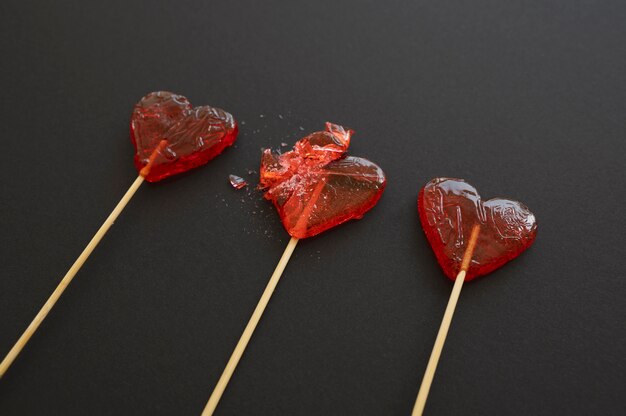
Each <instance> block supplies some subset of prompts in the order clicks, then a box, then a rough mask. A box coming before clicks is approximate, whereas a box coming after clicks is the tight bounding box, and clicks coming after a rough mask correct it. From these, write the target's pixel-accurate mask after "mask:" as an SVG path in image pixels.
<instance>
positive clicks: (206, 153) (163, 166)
mask: <svg viewBox="0 0 626 416" xmlns="http://www.w3.org/2000/svg"><path fill="white" fill-rule="evenodd" d="M236 137H237V124H236V123H235V120H234V119H233V116H232V115H230V114H229V113H227V112H225V111H224V110H220V109H219V108H213V107H209V106H204V107H195V108H194V107H192V106H191V104H190V103H189V100H187V98H185V97H183V96H182V95H177V94H173V93H171V92H165V91H159V92H153V93H150V94H148V95H146V96H145V97H143V98H142V99H141V100H140V101H139V102H138V103H137V104H136V105H135V108H134V110H133V114H132V118H131V140H132V142H133V144H134V145H135V150H136V153H135V166H136V167H137V170H138V171H139V176H138V177H137V179H135V181H134V182H133V184H132V185H131V186H130V188H129V189H128V191H126V194H124V196H123V197H122V199H121V200H120V202H119V203H118V204H117V206H116V207H115V208H114V209H113V211H112V212H111V214H110V215H109V217H108V218H107V219H106V221H105V222H104V224H102V226H101V227H100V229H99V230H98V231H97V232H96V234H95V235H94V237H93V238H92V239H91V241H90V242H89V244H87V247H85V249H84V250H83V252H82V253H81V255H80V256H79V257H78V259H77V260H76V261H75V262H74V264H73V265H72V267H71V268H70V269H69V271H68V272H67V274H66V275H65V276H64V277H63V279H62V280H61V283H59V285H58V286H57V288H56V289H55V290H54V292H53V293H52V295H51V296H50V298H48V300H47V301H46V303H45V304H44V306H43V307H42V308H41V310H40V311H39V313H38V314H37V315H36V316H35V319H34V320H33V321H32V322H31V324H30V325H29V326H28V328H27V329H26V331H25V332H24V333H23V334H22V336H21V337H20V338H19V340H18V341H17V343H16V344H15V345H14V346H13V348H12V349H11V351H9V353H8V354H7V356H6V357H5V358H4V360H3V361H2V363H0V378H1V377H2V376H3V375H4V373H5V372H6V371H7V370H8V368H9V367H10V365H11V363H13V361H14V360H15V358H16V357H17V356H18V354H19V353H20V351H21V350H22V348H24V346H25V345H26V343H27V342H28V340H29V339H30V337H31V336H32V335H33V334H34V333H35V331H36V330H37V328H38V327H39V325H40V324H41V322H42V321H43V320H44V319H45V317H46V316H47V315H48V313H49V312H50V310H51V309H52V307H53V306H54V304H55V303H56V302H57V300H58V299H59V298H60V297H61V294H62V293H63V291H64V290H65V289H66V288H67V286H68V285H69V284H70V282H71V281H72V279H73V278H74V276H75V275H76V273H77V272H78V271H79V270H80V268H81V267H82V265H83V264H84V263H85V261H86V260H87V258H88V257H89V255H90V254H91V253H92V252H93V250H94V249H95V248H96V246H97V245H98V243H99V242H100V240H101V239H102V237H104V235H105V234H106V232H107V231H108V230H109V228H110V227H111V225H113V223H114V222H115V220H116V219H117V217H118V216H119V214H120V213H121V212H122V210H123V209H124V207H125V206H126V204H127V203H128V201H130V199H131V198H132V197H133V195H134V194H135V192H136V191H137V189H138V188H139V186H140V185H141V184H142V183H143V181H144V179H145V180H147V181H149V182H156V181H160V180H161V179H164V178H166V177H168V176H172V175H176V174H178V173H181V172H185V171H187V170H190V169H192V168H195V167H197V166H200V165H203V164H205V163H207V162H208V161H209V160H210V159H212V158H214V157H215V156H217V155H218V154H220V153H221V152H222V151H223V150H224V148H226V147H227V146H230V145H232V144H233V142H234V141H235V139H236Z"/></svg>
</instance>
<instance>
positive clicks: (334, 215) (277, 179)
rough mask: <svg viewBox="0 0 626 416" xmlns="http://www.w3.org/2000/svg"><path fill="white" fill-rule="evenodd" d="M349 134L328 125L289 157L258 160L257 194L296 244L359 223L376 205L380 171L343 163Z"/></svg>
mask: <svg viewBox="0 0 626 416" xmlns="http://www.w3.org/2000/svg"><path fill="white" fill-rule="evenodd" d="M352 134H353V132H352V130H345V129H344V128H343V127H341V126H339V125H336V124H332V123H326V130H325V131H321V132H315V133H312V134H309V135H308V136H306V137H304V138H302V139H301V140H299V141H298V142H297V143H296V144H295V145H294V147H293V150H292V151H289V152H286V153H283V154H277V153H274V152H272V151H271V150H269V149H266V150H264V151H263V153H262V156H261V170H260V184H259V188H260V189H266V192H265V198H266V199H269V200H271V201H272V202H273V203H274V206H275V207H276V209H277V210H278V213H279V215H280V218H281V221H282V223H283V225H284V227H285V229H286V230H287V232H288V233H289V234H290V235H291V236H292V237H296V238H307V237H312V236H314V235H317V234H319V233H321V232H323V231H326V230H328V229H329V228H332V227H334V226H336V225H339V224H341V223H343V222H345V221H348V220H351V219H359V218H362V217H363V215H364V214H365V213H366V212H367V211H369V210H370V209H371V208H372V207H373V206H374V205H376V203H377V202H378V200H379V199H380V197H381V195H382V193H383V190H384V188H385V185H386V179H385V175H384V173H383V171H382V170H381V169H380V168H379V167H378V166H377V165H375V164H374V163H372V162H370V161H369V160H367V159H363V158H359V157H352V156H349V157H346V152H347V150H348V146H349V145H350V138H351V136H352Z"/></svg>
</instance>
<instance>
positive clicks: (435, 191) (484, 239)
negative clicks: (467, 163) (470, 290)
mask: <svg viewBox="0 0 626 416" xmlns="http://www.w3.org/2000/svg"><path fill="white" fill-rule="evenodd" d="M417 205H418V212H419V217H420V220H421V223H422V228H423V229H424V232H425V234H426V237H427V239H428V241H429V242H430V245H431V246H432V248H433V251H434V252H435V256H436V257H437V261H438V262H439V264H440V265H441V267H442V268H443V271H444V273H445V274H446V276H448V277H449V278H450V279H452V280H454V281H455V283H454V288H453V289H452V294H451V295H450V300H449V301H448V306H447V308H446V311H445V313H444V318H443V321H442V323H441V327H440V329H439V333H438V335H437V339H436V341H435V346H434V348H433V351H432V353H431V356H430V360H429V361H428V366H427V368H426V373H425V375H424V379H423V381H422V385H421V387H420V391H419V393H418V396H417V401H416V403H415V407H414V409H413V415H421V414H422V413H423V411H424V406H425V405H426V399H427V398H428V392H429V390H430V386H431V384H432V380H433V377H434V374H435V370H436V368H437V363H438V361H439V357H440V355H441V350H442V349H443V344H444V342H445V339H446V335H447V333H448V329H449V327H450V322H451V321H452V316H453V314H454V309H455V308H456V304H457V301H458V299H459V295H460V293H461V288H462V286H463V282H464V281H466V280H467V281H470V280H472V279H474V278H476V277H478V276H482V275H485V274H487V273H490V272H492V271H494V270H496V269H497V268H499V267H501V266H502V265H504V264H505V263H507V262H509V261H510V260H512V259H514V258H515V257H517V256H519V255H520V254H521V253H522V252H523V251H524V250H526V249H527V248H528V247H530V246H531V244H532V243H533V242H534V241H535V237H536V235H537V222H536V220H535V216H534V215H533V214H532V213H531V212H530V210H529V209H528V208H527V207H526V206H525V205H523V204H522V203H520V202H517V201H512V200H509V199H502V198H494V199H490V200H487V201H483V200H482V199H481V197H480V195H479V194H478V191H476V189H475V188H474V187H473V186H471V185H470V184H468V183H467V182H465V181H464V180H462V179H450V178H436V179H433V180H432V181H430V182H428V183H427V184H426V186H424V188H422V190H421V191H420V193H419V196H418V202H417Z"/></svg>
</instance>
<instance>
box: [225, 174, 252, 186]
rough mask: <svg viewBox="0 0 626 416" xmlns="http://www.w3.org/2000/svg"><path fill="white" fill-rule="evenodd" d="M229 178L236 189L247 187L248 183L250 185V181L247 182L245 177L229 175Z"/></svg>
mask: <svg viewBox="0 0 626 416" xmlns="http://www.w3.org/2000/svg"><path fill="white" fill-rule="evenodd" d="M228 180H229V181H230V184H231V185H232V186H233V188H235V189H241V188H243V187H245V186H246V185H248V182H246V180H245V179H244V178H242V177H239V176H237V175H228Z"/></svg>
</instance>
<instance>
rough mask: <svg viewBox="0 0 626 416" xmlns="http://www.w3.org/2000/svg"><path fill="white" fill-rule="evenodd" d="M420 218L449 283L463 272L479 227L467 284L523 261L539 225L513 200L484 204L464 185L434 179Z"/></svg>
mask: <svg viewBox="0 0 626 416" xmlns="http://www.w3.org/2000/svg"><path fill="white" fill-rule="evenodd" d="M417 206H418V212H419V216H420V220H421V222H422V227H423V228H424V232H425V233H426V237H427V238H428V241H429V242H430V245H431V246H432V248H433V250H434V252H435V256H436V257H437V260H438V261H439V264H440V265H441V267H442V268H443V271H444V273H445V274H446V276H448V277H449V278H450V279H452V280H455V279H456V276H457V274H458V272H459V271H460V270H459V269H460V265H461V261H462V259H463V254H464V253H465V249H466V248H467V243H468V240H469V236H470V233H471V232H472V228H473V227H474V225H475V224H479V225H480V233H479V234H478V240H477V242H476V247H475V249H474V252H473V255H472V260H471V263H470V266H469V269H468V270H467V274H466V277H465V280H466V281H469V280H472V279H474V278H476V277H478V276H482V275H485V274H487V273H490V272H492V271H494V270H495V269H497V268H499V267H501V266H502V265H503V264H505V263H507V262H508V261H510V260H512V259H514V258H515V257H517V256H519V255H520V254H521V253H522V252H523V251H524V250H526V249H527V248H528V247H530V245H531V244H532V243H533V241H535V236H536V235H537V222H536V220H535V216H534V215H533V213H532V212H530V210H529V209H528V208H527V207H526V206H525V205H523V204H521V203H520V202H517V201H512V200H510V199H501V198H494V199H490V200H488V201H483V200H482V199H481V198H480V195H479V194H478V191H476V189H475V188H474V187H473V186H471V185H470V184H468V183H467V182H465V181H464V180H462V179H450V178H436V179H433V180H432V181H430V182H428V183H427V184H426V186H424V188H422V190H421V191H420V193H419V196H418V200H417Z"/></svg>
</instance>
